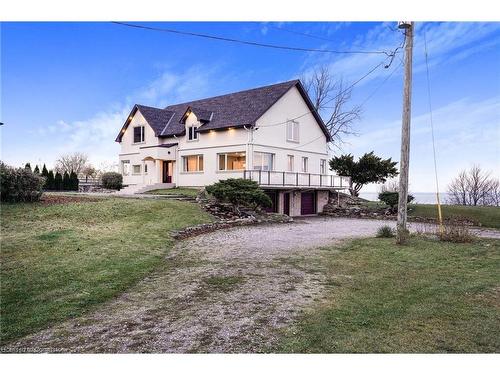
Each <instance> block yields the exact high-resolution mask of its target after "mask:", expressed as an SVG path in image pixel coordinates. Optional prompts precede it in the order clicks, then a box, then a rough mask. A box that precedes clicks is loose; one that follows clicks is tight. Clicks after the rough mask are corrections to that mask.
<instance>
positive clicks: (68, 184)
mask: <svg viewBox="0 0 500 375" xmlns="http://www.w3.org/2000/svg"><path fill="white" fill-rule="evenodd" d="M24 169H26V170H27V171H30V172H31V165H30V163H26V165H25V166H24ZM33 173H34V174H36V175H40V176H42V177H44V178H45V183H44V185H43V189H44V190H56V191H61V190H69V191H78V183H79V181H78V175H77V174H76V173H75V172H74V171H73V170H71V171H70V172H68V171H67V170H66V171H63V172H62V173H61V172H59V171H56V172H55V173H54V171H53V170H52V169H51V170H50V171H49V170H48V169H47V167H46V166H45V164H44V165H43V167H42V171H41V172H40V168H39V167H38V165H36V166H35V169H34V170H33Z"/></svg>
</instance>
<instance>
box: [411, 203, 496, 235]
mask: <svg viewBox="0 0 500 375" xmlns="http://www.w3.org/2000/svg"><path fill="white" fill-rule="evenodd" d="M441 207H442V211H443V217H444V218H445V219H446V218H448V219H449V218H456V217H466V218H469V219H471V220H472V221H474V222H477V223H480V224H481V225H482V226H485V227H490V228H498V229H500V207H472V206H449V205H443V206H441ZM410 208H411V209H412V211H411V212H410V216H411V215H413V216H421V217H433V218H436V217H437V207H436V205H432V204H412V205H410Z"/></svg>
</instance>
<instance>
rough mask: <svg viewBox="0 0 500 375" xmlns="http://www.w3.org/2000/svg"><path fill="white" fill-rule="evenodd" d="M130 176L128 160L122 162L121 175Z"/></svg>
mask: <svg viewBox="0 0 500 375" xmlns="http://www.w3.org/2000/svg"><path fill="white" fill-rule="evenodd" d="M129 174H130V160H122V175H124V176H128V175H129Z"/></svg>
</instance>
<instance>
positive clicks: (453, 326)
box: [278, 238, 500, 353]
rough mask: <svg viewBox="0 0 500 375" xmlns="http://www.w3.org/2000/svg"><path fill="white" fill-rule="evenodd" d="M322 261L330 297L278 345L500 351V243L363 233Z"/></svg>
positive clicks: (323, 349)
mask: <svg viewBox="0 0 500 375" xmlns="http://www.w3.org/2000/svg"><path fill="white" fill-rule="evenodd" d="M339 250H340V252H339ZM322 261H323V262H325V264H326V266H327V271H326V272H327V277H328V286H329V289H330V290H329V293H328V297H327V300H326V301H325V302H324V303H319V304H316V305H315V307H314V310H313V311H309V312H307V313H305V314H304V315H303V317H302V319H301V320H300V322H299V323H298V324H297V325H295V326H293V327H292V328H290V329H288V330H287V331H286V333H285V337H284V339H283V342H282V345H281V346H280V347H279V348H278V350H279V351H283V352H300V353H302V352H306V353H310V352H314V353H317V352H321V353H328V352H343V353H345V352H349V353H350V352H362V353H367V352H432V353H434V352H499V351H500V304H499V303H500V272H499V269H500V241H493V240H491V241H487V240H481V241H477V242H475V243H473V244H451V243H443V242H437V241H434V240H430V239H423V238H412V239H411V243H410V245H408V246H403V247H402V246H397V245H395V244H394V239H363V240H355V241H353V242H352V243H350V244H348V245H345V246H344V247H342V248H340V249H339V248H335V247H331V248H325V249H324V258H323V260H322Z"/></svg>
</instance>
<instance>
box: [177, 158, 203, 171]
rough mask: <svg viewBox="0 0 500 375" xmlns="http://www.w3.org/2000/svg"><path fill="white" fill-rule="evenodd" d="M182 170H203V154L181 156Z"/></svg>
mask: <svg viewBox="0 0 500 375" xmlns="http://www.w3.org/2000/svg"><path fill="white" fill-rule="evenodd" d="M182 160H183V170H184V172H203V155H188V156H183V157H182Z"/></svg>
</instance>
